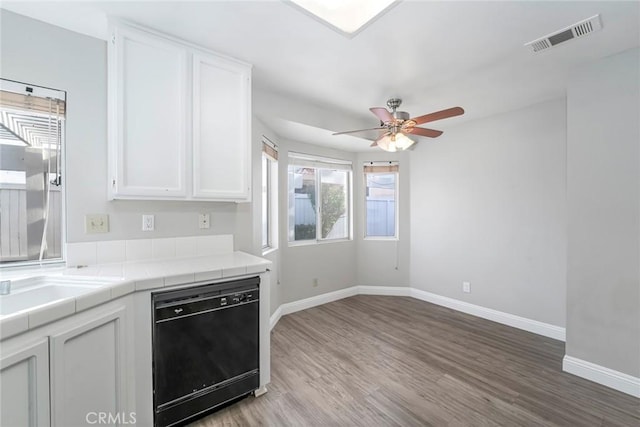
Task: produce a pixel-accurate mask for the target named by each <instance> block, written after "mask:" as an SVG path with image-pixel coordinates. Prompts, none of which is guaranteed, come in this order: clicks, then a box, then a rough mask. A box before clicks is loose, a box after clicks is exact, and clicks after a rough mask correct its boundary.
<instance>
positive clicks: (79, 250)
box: [67, 234, 233, 267]
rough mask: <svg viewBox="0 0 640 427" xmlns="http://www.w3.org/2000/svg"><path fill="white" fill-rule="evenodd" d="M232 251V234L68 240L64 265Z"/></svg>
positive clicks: (181, 256) (107, 262) (74, 265)
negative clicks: (95, 240) (93, 240)
mask: <svg viewBox="0 0 640 427" xmlns="http://www.w3.org/2000/svg"><path fill="white" fill-rule="evenodd" d="M231 252H233V235H232V234H221V235H216V236H191V237H168V238H161V239H136V240H105V241H99V242H81V243H67V267H77V266H84V265H94V264H109V263H116V262H118V263H119V262H128V261H144V260H157V259H168V258H183V257H194V256H205V255H221V254H225V253H231Z"/></svg>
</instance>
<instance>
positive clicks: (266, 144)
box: [262, 136, 278, 161]
mask: <svg viewBox="0 0 640 427" xmlns="http://www.w3.org/2000/svg"><path fill="white" fill-rule="evenodd" d="M262 152H263V153H265V154H266V155H267V156H268V157H270V158H271V160H275V161H278V146H277V145H276V144H274V143H273V142H271V141H270V140H269V138H267V137H265V136H263V137H262Z"/></svg>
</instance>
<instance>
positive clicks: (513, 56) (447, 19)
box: [1, 0, 640, 151]
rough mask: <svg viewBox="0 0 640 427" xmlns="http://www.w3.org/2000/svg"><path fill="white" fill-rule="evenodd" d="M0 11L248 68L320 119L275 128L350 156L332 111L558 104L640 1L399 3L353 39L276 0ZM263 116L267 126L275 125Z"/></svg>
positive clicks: (14, 6) (638, 12) (633, 19)
mask: <svg viewBox="0 0 640 427" xmlns="http://www.w3.org/2000/svg"><path fill="white" fill-rule="evenodd" d="M1 7H2V8H5V9H8V10H12V11H14V12H17V13H20V14H23V15H27V16H31V17H33V18H36V19H39V20H42V21H45V22H49V23H52V24H55V25H59V26H61V27H65V28H68V29H70V30H73V31H77V32H80V33H84V34H88V35H91V36H94V37H99V38H102V39H106V35H107V16H108V15H113V16H116V17H120V18H124V19H127V20H131V21H133V22H136V23H139V24H141V25H145V26H148V27H151V28H153V29H156V30H158V31H161V32H164V33H168V34H171V35H174V36H176V37H179V38H182V39H186V40H188V41H191V42H193V43H196V44H200V45H203V46H206V47H209V48H210V49H213V50H215V51H218V52H221V53H225V54H227V55H230V56H233V57H236V58H238V59H241V60H244V61H247V62H249V63H251V64H253V65H254V69H253V82H254V87H256V88H257V89H259V90H263V91H269V92H274V93H278V94H280V95H285V96H292V97H295V98H296V99H298V100H304V101H305V102H306V103H307V104H309V105H313V106H316V107H317V106H322V107H323V108H322V109H320V113H318V114H320V115H321V114H322V111H325V112H326V117H324V118H320V117H318V119H317V120H307V122H300V121H296V120H293V119H292V118H291V117H285V115H286V113H282V112H280V116H278V117H277V119H279V121H278V122H276V121H273V123H274V125H273V127H274V131H276V132H277V133H279V134H281V136H283V137H286V138H292V139H298V140H303V141H304V140H305V135H311V133H310V132H313V138H312V139H313V140H314V143H317V144H323V145H330V146H334V147H337V148H342V149H347V150H350V151H361V150H365V149H367V148H366V146H367V145H368V144H366V143H364V144H363V143H358V144H355V143H354V141H358V138H341V139H340V140H339V141H338V142H335V139H333V140H332V138H336V137H332V136H331V135H330V132H328V131H342V130H348V129H343V128H337V127H336V128H334V126H333V125H331V124H328V123H327V122H328V121H329V122H330V118H331V116H334V117H335V115H336V113H339V114H342V115H348V116H350V117H351V118H353V122H354V123H359V124H361V125H362V124H364V125H365V127H367V126H368V125H371V126H375V125H377V120H376V119H375V117H374V116H373V115H371V114H370V113H369V112H368V108H369V107H372V106H385V103H386V100H387V99H388V98H389V97H392V96H399V97H401V98H403V100H404V103H403V105H402V109H403V110H405V111H408V112H409V113H410V114H411V115H412V116H417V115H422V114H426V113H429V112H432V111H436V110H440V109H443V108H448V107H452V106H462V107H463V108H464V109H465V110H466V113H465V115H464V116H463V117H460V118H452V119H448V120H445V121H442V122H437V123H433V124H432V125H431V126H432V127H433V128H436V129H442V130H445V135H446V130H447V128H451V126H455V125H456V124H458V123H461V122H463V121H465V120H472V119H476V118H480V117H485V116H489V115H493V114H496V113H499V112H503V111H509V110H513V109H517V108H521V107H524V106H527V105H531V104H533V103H537V102H541V101H544V100H548V99H552V98H557V97H561V96H563V95H564V94H565V88H566V83H567V81H568V79H570V78H571V72H572V70H574V69H575V68H576V67H579V66H580V65H581V64H584V63H586V62H588V61H591V60H594V59H597V58H601V57H604V56H608V55H611V54H614V53H616V52H620V51H623V50H626V49H629V48H631V47H635V46H639V45H640V30H639V28H640V2H636V1H627V2H618V1H602V2H594V1H587V2H578V1H513V2H484V1H471V2H458V1H446V2H435V1H409V0H404V1H401V2H399V3H398V4H397V5H395V6H394V7H392V8H391V9H390V10H388V11H387V12H386V13H385V14H384V15H382V16H380V17H378V18H377V19H376V20H375V21H374V22H373V23H371V24H370V25H368V26H367V27H366V28H364V30H362V31H361V32H359V33H358V34H357V35H356V36H355V37H353V38H347V37H345V36H343V35H341V34H339V33H338V32H336V31H334V30H332V29H330V28H329V27H328V26H326V25H323V24H322V23H320V22H318V20H316V19H314V18H311V17H310V16H309V15H308V14H305V13H302V12H301V11H300V10H299V9H298V8H295V7H292V6H291V5H289V4H286V3H284V2H282V1H275V0H273V1H269V0H265V1H199V2H188V1H155V2H150V1H146V2H145V1H143V2H132V1H119V2H90V1H80V2H78V1H76V2H56V1H46V2H32V1H28V2H15V1H2V3H1ZM597 13H599V14H601V17H602V22H603V30H602V31H600V32H596V33H593V34H591V35H589V36H587V37H584V38H581V39H576V40H571V41H569V42H567V43H565V44H562V45H560V46H557V47H555V48H552V49H549V50H547V51H543V52H539V53H535V54H534V53H532V52H531V51H529V50H528V49H526V48H525V47H523V44H524V43H526V42H528V41H531V40H533V39H536V38H538V37H541V36H544V35H546V34H548V33H551V32H554V31H556V30H559V29H562V28H564V27H566V26H568V25H571V24H573V23H575V22H577V21H580V20H582V19H585V18H588V17H591V16H592V15H595V14H597ZM260 115H261V117H262V118H263V119H264V120H265V121H266V122H267V123H268V122H269V121H271V120H273V119H275V118H276V117H275V116H274V117H272V116H271V115H270V113H269V111H262V112H260ZM287 122H289V123H287ZM312 122H314V123H312ZM319 123H322V126H320V125H319ZM309 127H316V128H320V129H317V130H315V131H312V130H310V129H309ZM276 128H277V129H276ZM323 129H324V131H323ZM354 145H357V148H354Z"/></svg>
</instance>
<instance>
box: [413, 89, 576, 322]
mask: <svg viewBox="0 0 640 427" xmlns="http://www.w3.org/2000/svg"><path fill="white" fill-rule="evenodd" d="M411 156H412V157H411V175H410V176H411V191H410V194H411V273H410V282H411V286H412V287H414V288H416V289H420V290H423V291H427V292H430V293H433V294H437V295H440V296H444V297H449V298H453V299H456V300H460V301H464V302H467V303H471V304H475V305H479V306H482V307H486V308H490V309H494V310H498V311H501V312H505V313H509V314H513V315H516V316H521V317H524V318H526V319H532V320H536V321H539V322H544V323H547V324H551V325H555V326H560V327H563V326H564V325H565V289H566V286H565V280H566V207H565V204H566V190H565V175H566V112H565V100H564V99H558V100H554V101H549V102H544V103H541V104H537V105H533V106H530V107H527V108H524V109H521V110H517V111H512V112H508V113H505V114H500V115H496V116H492V117H488V118H485V119H480V120H476V121H471V122H467V123H463V124H461V125H459V126H456V127H454V128H452V129H450V130H449V131H448V132H446V133H445V134H444V135H443V136H442V137H440V138H439V139H438V141H437V142H433V143H431V144H421V145H419V146H418V147H417V148H416V149H415V151H414V152H413V153H412V155H411ZM464 281H468V282H470V283H471V293H463V292H462V283H463V282H464Z"/></svg>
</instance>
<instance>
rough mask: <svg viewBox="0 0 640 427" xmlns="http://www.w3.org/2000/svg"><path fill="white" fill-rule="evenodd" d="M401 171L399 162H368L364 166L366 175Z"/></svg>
mask: <svg viewBox="0 0 640 427" xmlns="http://www.w3.org/2000/svg"><path fill="white" fill-rule="evenodd" d="M399 170H400V166H399V164H398V162H366V163H365V164H364V173H376V172H377V173H385V172H387V173H389V172H398V171H399Z"/></svg>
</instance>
